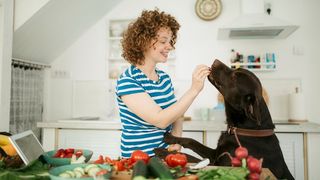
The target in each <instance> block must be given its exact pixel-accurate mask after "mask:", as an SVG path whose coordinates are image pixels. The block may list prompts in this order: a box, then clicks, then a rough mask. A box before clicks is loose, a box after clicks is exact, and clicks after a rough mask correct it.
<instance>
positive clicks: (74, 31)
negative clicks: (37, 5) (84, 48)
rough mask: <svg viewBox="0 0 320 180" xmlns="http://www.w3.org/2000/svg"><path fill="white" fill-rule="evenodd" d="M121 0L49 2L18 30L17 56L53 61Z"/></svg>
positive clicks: (44, 61)
mask: <svg viewBox="0 0 320 180" xmlns="http://www.w3.org/2000/svg"><path fill="white" fill-rule="evenodd" d="M0 2H1V0H0ZM119 2H121V0H67V1H66V0H51V1H49V2H48V3H47V4H46V5H44V6H43V7H42V8H41V9H40V10H39V11H37V12H36V13H35V14H34V15H33V16H32V17H31V18H30V19H29V20H28V21H26V22H25V23H24V24H23V25H22V26H21V27H20V28H18V29H17V30H16V31H15V32H14V34H13V50H12V51H13V54H12V56H13V58H17V59H25V60H29V61H34V62H40V63H44V64H50V63H51V62H52V61H53V60H54V59H55V58H56V57H58V56H59V55H60V54H61V53H63V52H64V50H65V49H67V48H68V47H69V46H70V45H71V44H72V43H73V42H74V41H75V40H77V39H78V38H79V37H80V36H81V35H82V34H83V33H84V32H85V31H86V30H87V29H88V28H90V27H91V26H92V25H94V24H95V23H96V22H97V21H98V20H99V19H101V18H102V17H104V16H105V15H106V14H107V13H108V12H109V11H110V10H111V9H112V8H113V7H114V6H115V5H116V4H118V3H119Z"/></svg>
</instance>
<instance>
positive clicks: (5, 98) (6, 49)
mask: <svg viewBox="0 0 320 180" xmlns="http://www.w3.org/2000/svg"><path fill="white" fill-rule="evenodd" d="M1 9H2V10H1V11H2V12H1V16H0V18H1V19H2V20H1V21H0V22H1V26H0V28H1V29H2V30H1V34H0V36H1V41H0V44H1V45H0V51H1V53H0V55H1V56H0V131H9V117H10V116H9V113H10V85H11V53H12V32H13V30H12V27H13V1H11V0H2V7H1Z"/></svg>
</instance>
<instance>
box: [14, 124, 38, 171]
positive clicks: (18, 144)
mask: <svg viewBox="0 0 320 180" xmlns="http://www.w3.org/2000/svg"><path fill="white" fill-rule="evenodd" d="M9 139H10V141H11V143H12V145H13V146H14V148H15V149H16V151H17V153H18V154H19V156H20V158H21V159H22V161H23V162H24V164H25V165H28V164H29V163H30V162H32V161H34V160H36V159H38V158H39V157H40V155H42V154H43V153H44V150H43V147H42V145H41V144H40V142H39V140H38V139H37V138H36V136H35V135H34V133H33V132H32V131H31V130H28V131H25V132H23V133H19V134H15V135H12V136H10V137H9Z"/></svg>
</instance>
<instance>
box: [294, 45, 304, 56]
mask: <svg viewBox="0 0 320 180" xmlns="http://www.w3.org/2000/svg"><path fill="white" fill-rule="evenodd" d="M292 54H293V55H296V56H302V55H304V48H303V47H302V46H297V45H294V46H293V47H292Z"/></svg>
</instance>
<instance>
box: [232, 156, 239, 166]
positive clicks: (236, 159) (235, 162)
mask: <svg viewBox="0 0 320 180" xmlns="http://www.w3.org/2000/svg"><path fill="white" fill-rule="evenodd" d="M231 164H232V166H233V167H240V166H241V161H240V160H239V159H238V158H236V157H232V158H231Z"/></svg>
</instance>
